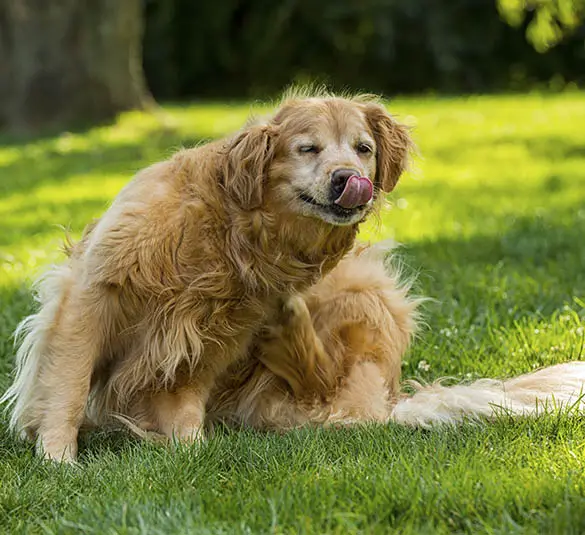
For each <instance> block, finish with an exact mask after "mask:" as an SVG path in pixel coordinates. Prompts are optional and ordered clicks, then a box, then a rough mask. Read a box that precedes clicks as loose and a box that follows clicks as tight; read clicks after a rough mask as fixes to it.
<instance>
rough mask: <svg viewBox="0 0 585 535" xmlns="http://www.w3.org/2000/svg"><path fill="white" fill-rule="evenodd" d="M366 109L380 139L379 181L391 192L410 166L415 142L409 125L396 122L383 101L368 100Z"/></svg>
mask: <svg viewBox="0 0 585 535" xmlns="http://www.w3.org/2000/svg"><path fill="white" fill-rule="evenodd" d="M365 112H366V118H367V120H368V123H369V125H370V128H371V130H372V133H373V134H374V140H375V141H376V183H377V184H378V185H379V186H380V187H381V188H382V190H384V191H386V192H390V191H392V190H393V189H394V186H396V183H397V182H398V179H399V178H400V175H401V174H402V173H403V172H404V170H405V169H406V167H407V165H408V160H409V158H410V154H411V152H412V151H413V149H414V144H413V142H412V139H411V138H410V135H409V130H408V128H407V127H406V126H404V125H402V124H400V123H398V122H396V121H395V120H394V119H393V118H392V117H391V116H390V114H389V113H388V112H387V111H386V108H384V106H382V105H381V104H377V103H368V104H366V105H365Z"/></svg>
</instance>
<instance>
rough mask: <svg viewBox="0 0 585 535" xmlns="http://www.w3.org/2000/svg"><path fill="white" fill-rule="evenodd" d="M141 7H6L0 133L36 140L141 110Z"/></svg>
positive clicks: (68, 1) (25, 2)
mask: <svg viewBox="0 0 585 535" xmlns="http://www.w3.org/2000/svg"><path fill="white" fill-rule="evenodd" d="M142 31H143V10H142V2H141V0H92V1H91V2H88V1H85V2H80V1H79V0H50V1H47V0H1V1H0V129H3V130H7V131H12V132H33V131H39V130H45V129H55V128H61V129H64V128H71V127H75V126H78V125H80V124H84V123H89V122H99V121H104V120H109V119H111V118H113V117H115V116H116V114H117V113H119V112H121V111H124V110H128V109H134V108H143V107H145V106H146V105H147V104H148V103H149V101H150V97H149V94H148V91H147V89H146V83H145V79H144V74H143V71H142Z"/></svg>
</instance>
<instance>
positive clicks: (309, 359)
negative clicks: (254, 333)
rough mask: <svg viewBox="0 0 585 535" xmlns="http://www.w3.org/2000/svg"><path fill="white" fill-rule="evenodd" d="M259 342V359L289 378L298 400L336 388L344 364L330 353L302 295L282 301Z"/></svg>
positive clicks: (323, 396)
mask: <svg viewBox="0 0 585 535" xmlns="http://www.w3.org/2000/svg"><path fill="white" fill-rule="evenodd" d="M257 344H258V345H257V352H256V356H257V358H258V359H259V360H260V361H261V362H262V363H263V364H264V365H265V366H266V367H267V368H268V369H269V370H270V371H271V372H272V373H274V374H275V375H277V376H278V377H281V378H282V379H284V380H286V382H287V383H288V384H289V385H290V387H291V389H292V390H293V393H294V395H295V397H296V398H297V399H304V398H312V397H314V398H318V397H321V398H325V397H327V396H328V395H329V394H331V393H332V392H333V391H334V390H335V387H336V381H337V379H338V377H339V376H340V375H341V374H342V371H343V370H342V368H340V365H343V363H338V362H336V361H335V360H333V359H332V358H331V356H330V355H328V354H327V352H326V350H325V347H324V346H323V342H322V340H321V339H320V338H319V336H318V335H317V333H316V332H315V327H314V325H313V321H312V319H311V315H310V313H309V310H308V308H307V305H306V303H305V300H304V298H303V297H302V296H300V295H297V296H292V297H290V298H288V299H287V300H286V301H285V302H283V303H282V306H281V309H280V311H279V314H277V316H276V317H275V318H273V321H271V322H270V323H269V324H267V325H266V326H265V328H264V330H263V332H262V335H261V336H260V337H259V338H258V342H257Z"/></svg>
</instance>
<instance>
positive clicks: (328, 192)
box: [3, 94, 411, 461]
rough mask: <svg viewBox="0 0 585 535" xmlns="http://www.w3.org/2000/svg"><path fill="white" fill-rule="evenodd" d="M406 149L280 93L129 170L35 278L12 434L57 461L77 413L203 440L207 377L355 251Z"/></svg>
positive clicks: (358, 117)
mask: <svg viewBox="0 0 585 535" xmlns="http://www.w3.org/2000/svg"><path fill="white" fill-rule="evenodd" d="M410 147H411V141H410V138H409V135H408V131H407V129H406V128H405V127H404V126H402V125H400V124H399V123H398V122H397V121H395V120H394V119H393V118H392V117H391V116H390V115H389V114H388V112H387V111H386V109H385V108H384V107H383V106H382V105H381V104H379V103H378V102H376V101H375V100H370V99H368V98H364V97H357V98H338V97H335V96H332V95H326V94H318V95H314V96H308V95H302V94H297V95H295V94H291V95H289V96H288V97H287V98H286V99H285V100H284V101H283V103H282V105H281V106H280V108H279V109H278V110H277V111H276V112H275V113H274V114H273V115H272V116H270V117H269V118H267V119H266V120H263V121H257V122H253V123H250V124H248V125H247V126H246V127H244V128H243V129H242V130H241V131H240V132H238V133H236V134H235V135H233V136H230V137H228V138H226V139H221V140H218V141H214V142H211V143H208V144H206V145H202V146H199V147H197V148H193V149H188V150H182V151H180V152H178V153H177V154H175V155H174V156H173V157H172V158H170V159H169V160H168V161H164V162H160V163H156V164H154V165H152V166H151V167H148V168H147V169H145V170H143V171H141V172H139V173H138V174H137V176H136V177H135V178H134V179H133V180H132V181H131V182H130V183H129V184H128V185H127V186H126V187H125V188H124V189H123V190H122V191H121V192H120V194H119V195H118V196H117V198H116V199H115V200H114V202H113V204H112V205H111V207H110V208H109V209H108V210H107V211H106V212H105V214H104V215H103V217H101V219H99V220H98V221H96V222H94V223H93V224H91V225H89V226H88V227H87V228H86V230H85V232H84V234H83V236H82V239H81V240H80V241H79V242H78V243H77V244H75V245H71V246H69V247H68V248H67V251H68V254H69V258H68V260H67V262H66V263H65V264H63V265H61V266H59V267H56V268H54V269H52V270H51V271H50V272H49V273H48V274H47V275H46V276H45V277H44V278H43V279H42V280H41V282H40V285H39V291H38V299H39V301H40V310H39V311H38V313H36V314H35V315H33V316H31V317H29V318H27V319H26V320H24V321H23V323H22V324H21V325H20V327H19V330H18V334H20V335H21V345H20V347H19V349H18V351H17V357H16V378H15V380H14V382H13V384H12V386H11V387H10V388H9V390H8V391H7V392H6V394H5V395H4V398H3V399H4V401H7V402H8V403H9V404H11V406H12V414H11V427H12V428H13V429H15V430H17V431H18V432H20V433H21V434H22V435H24V436H26V437H28V438H30V439H33V440H34V439H36V443H37V450H38V452H39V453H40V454H41V455H43V456H45V457H46V458H49V459H55V460H63V461H73V460H74V459H75V457H76V454H77V436H78V430H79V427H80V425H81V424H82V422H83V421H84V418H85V417H86V415H91V417H92V418H93V419H94V421H96V422H98V423H102V422H106V421H108V420H110V419H111V418H112V416H114V415H121V416H123V417H124V418H127V419H129V420H131V421H132V422H134V424H135V425H137V426H138V427H139V428H141V429H144V430H148V431H155V432H158V433H162V434H164V435H166V436H168V437H175V438H176V439H178V440H184V441H192V440H197V439H199V438H200V437H201V433H202V425H203V423H204V420H205V406H206V404H207V402H208V398H209V394H210V392H211V390H212V389H213V388H214V386H215V385H216V382H217V379H218V377H219V376H221V375H222V373H223V372H225V370H226V369H227V368H228V367H229V366H230V365H232V364H233V363H234V362H237V361H238V360H239V359H242V358H243V357H245V356H246V355H248V353H249V351H250V344H251V342H252V340H253V337H254V336H255V334H256V333H257V332H258V331H259V329H261V328H262V326H263V325H264V324H265V323H266V321H267V320H268V319H269V318H271V317H273V316H274V315H275V314H279V312H278V311H279V308H280V307H281V306H282V303H283V302H287V299H288V297H289V296H293V295H295V294H296V293H298V292H300V291H303V290H305V289H307V288H308V287H309V286H311V285H312V284H314V283H315V282H317V281H318V280H319V279H320V278H321V277H322V276H323V275H325V274H327V273H328V272H329V271H331V269H332V268H334V267H335V266H336V265H337V264H338V262H339V261H340V260H341V259H342V258H343V257H344V255H346V254H347V253H348V252H349V251H350V250H351V249H352V246H353V245H354V240H355V237H356V234H357V232H358V227H359V225H360V223H361V222H362V221H364V219H365V218H366V217H367V216H368V214H369V213H371V212H372V211H375V210H376V209H377V207H378V206H379V204H380V203H381V202H382V198H383V195H382V192H389V191H391V190H392V189H393V188H394V186H395V185H396V182H397V181H398V178H399V177H400V175H401V173H402V172H403V170H404V166H405V164H406V162H407V158H408V154H409V150H410ZM293 303H294V300H293ZM291 306H293V305H291ZM263 360H264V361H265V362H266V363H268V362H269V361H270V362H272V367H273V368H278V364H274V362H275V361H276V360H278V357H275V358H272V357H265V358H263ZM306 379H308V380H309V381H312V378H311V377H306ZM327 380H328V379H327Z"/></svg>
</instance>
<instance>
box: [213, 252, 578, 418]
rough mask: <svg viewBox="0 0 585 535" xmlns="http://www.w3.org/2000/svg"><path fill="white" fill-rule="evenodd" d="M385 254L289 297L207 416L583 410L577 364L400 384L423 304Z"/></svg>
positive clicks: (221, 385) (351, 260)
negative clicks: (503, 376) (447, 382)
mask: <svg viewBox="0 0 585 535" xmlns="http://www.w3.org/2000/svg"><path fill="white" fill-rule="evenodd" d="M384 253H385V248H384V247H383V246H382V245H381V244H379V245H377V246H375V247H373V248H368V247H364V246H359V247H356V249H355V250H354V251H353V252H352V253H350V254H349V255H347V256H346V257H345V258H344V259H343V260H342V261H341V262H340V263H339V264H338V265H337V266H336V267H335V268H333V270H332V271H331V272H330V273H329V274H327V275H326V276H325V277H323V278H322V279H321V280H319V281H318V282H317V283H316V284H314V285H313V286H311V287H310V288H308V289H306V290H305V291H303V292H301V293H299V294H298V295H297V296H294V297H292V298H290V299H289V300H288V301H287V302H286V303H284V304H283V307H282V309H281V310H280V313H279V314H277V315H275V316H274V317H272V318H271V319H270V320H269V321H268V322H267V323H266V325H265V327H264V329H263V332H262V333H261V334H260V335H259V336H258V338H257V339H256V341H255V343H254V345H253V349H252V352H251V355H250V358H248V359H244V360H240V361H238V362H237V363H235V364H234V365H232V367H230V368H229V369H228V372H227V373H226V374H224V375H223V376H222V377H221V378H220V380H219V381H218V383H217V385H216V388H215V389H214V391H213V393H212V395H211V397H210V402H209V405H208V418H209V421H210V423H211V424H213V422H214V421H218V420H221V421H225V422H228V423H231V424H234V425H236V426H251V427H255V428H258V429H266V430H287V429H291V428H295V427H299V426H303V425H348V424H355V423H365V422H378V423H386V422H395V423H398V424H402V425H409V426H416V427H431V426H433V425H437V424H450V425H454V424H457V423H460V422H463V421H464V420H476V421H478V420H480V419H481V420H489V419H492V418H494V417H497V416H498V415H500V414H502V413H504V414H506V415H512V416H537V415H538V414H542V413H544V412H549V411H551V410H558V409H559V408H565V409H570V408H572V409H580V410H581V409H583V408H585V401H584V399H583V394H585V362H569V363H565V364H559V365H556V366H551V367H549V368H544V369H542V370H539V371H536V372H533V373H529V374H526V375H522V376H520V377H516V378H514V379H509V380H505V381H500V380H494V379H481V380H478V381H476V382H474V383H472V384H467V385H466V384H456V385H453V386H450V387H447V386H443V385H442V384H441V381H439V382H436V383H434V384H431V385H428V386H422V385H420V384H419V383H416V382H414V381H410V382H409V384H410V386H411V387H412V388H413V389H414V391H415V392H414V394H410V393H405V392H404V390H403V389H402V387H401V384H400V372H401V362H402V358H403V355H404V353H405V351H406V350H407V348H408V346H409V344H410V341H411V340H412V338H413V334H414V333H415V329H416V324H417V319H418V313H417V307H418V305H419V303H420V302H421V300H420V299H416V298H412V297H409V296H408V290H409V285H408V284H406V283H404V282H401V281H400V276H399V273H398V272H396V271H395V270H393V269H392V267H391V265H388V264H387V265H386V266H385V265H384V256H385V255H384Z"/></svg>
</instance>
